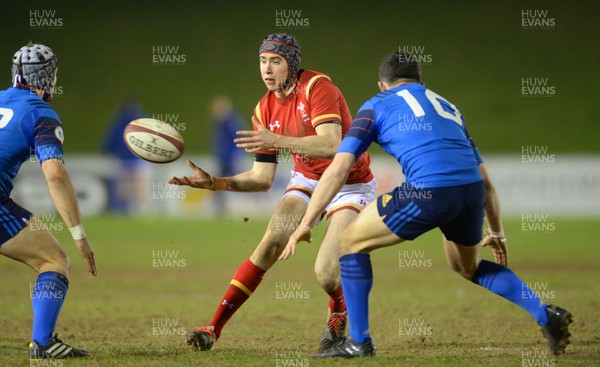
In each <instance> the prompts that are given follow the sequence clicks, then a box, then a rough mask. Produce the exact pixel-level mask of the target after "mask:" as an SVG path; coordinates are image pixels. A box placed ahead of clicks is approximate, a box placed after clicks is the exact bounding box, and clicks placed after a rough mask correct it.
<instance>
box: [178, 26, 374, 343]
mask: <svg viewBox="0 0 600 367" xmlns="http://www.w3.org/2000/svg"><path fill="white" fill-rule="evenodd" d="M259 63H260V73H261V76H262V79H263V82H264V83H265V85H266V87H267V89H268V90H267V93H266V94H265V95H264V97H263V98H262V99H261V100H260V102H259V103H258V105H257V106H256V108H255V110H254V115H253V116H252V121H253V125H254V130H253V131H240V132H238V134H239V135H240V136H241V137H240V138H237V139H235V142H236V143H237V146H238V147H239V148H244V149H245V150H246V151H247V152H249V153H254V154H255V162H254V165H253V167H252V169H250V170H249V171H246V172H243V173H240V174H238V175H235V176H232V177H212V176H211V175H209V174H208V173H206V172H205V171H203V170H202V169H201V168H199V167H197V166H195V165H194V164H193V163H192V162H188V165H189V166H190V167H191V168H192V169H193V170H194V174H193V175H191V176H185V177H181V178H177V177H174V178H172V179H171V180H170V181H169V182H170V183H171V184H176V185H188V186H191V187H196V188H201V189H208V190H213V191H216V190H228V191H238V192H257V191H267V190H269V188H270V187H271V184H272V183H273V179H274V178H275V171H276V169H277V155H278V153H279V154H281V153H289V154H290V155H291V156H292V157H293V159H294V163H295V165H294V170H293V171H292V173H291V178H290V182H289V184H288V187H287V189H286V191H285V194H284V195H283V198H282V200H281V202H280V203H279V205H278V206H277V208H276V209H275V212H274V214H273V216H272V217H271V220H270V222H269V225H268V228H267V231H266V233H265V234H264V236H263V238H262V240H261V241H260V243H259V245H258V246H257V247H256V249H255V250H254V252H253V253H252V255H251V256H250V257H249V258H248V259H246V260H245V261H244V262H243V263H242V264H241V265H240V266H239V267H238V269H237V271H236V273H235V275H234V276H233V279H232V280H231V282H230V284H229V286H228V288H227V290H226V292H225V295H224V296H223V298H222V300H221V301H220V302H219V305H218V307H217V310H216V312H215V314H214V316H213V319H212V321H211V322H210V323H209V324H208V325H207V326H200V327H197V328H195V329H194V330H193V331H192V332H190V333H189V334H188V335H187V343H188V344H189V345H191V346H192V347H193V348H194V349H196V350H209V349H210V348H211V347H212V346H213V344H214V342H215V341H216V340H217V339H218V338H219V337H220V335H221V330H222V329H223V327H224V326H225V324H226V323H227V321H228V320H229V319H230V318H231V316H233V314H234V313H235V312H236V311H237V310H238V309H239V308H240V307H241V306H242V304H243V303H244V302H245V301H246V300H247V299H248V298H249V297H250V296H251V295H252V293H253V292H254V291H255V290H256V288H257V287H258V285H259V284H260V282H261V280H262V278H263V275H264V274H265V272H266V271H267V270H269V268H271V266H273V264H275V262H276V261H277V259H278V257H279V255H280V254H281V252H282V251H283V249H284V247H285V245H286V244H287V241H288V239H289V237H290V235H291V234H292V233H293V232H294V230H295V228H296V226H297V225H298V222H299V221H300V219H301V218H302V216H303V215H304V213H305V211H306V208H307V206H308V202H309V200H310V197H311V194H312V192H313V190H314V188H315V187H316V185H317V182H318V180H319V178H320V177H321V174H322V173H323V172H324V171H325V169H326V168H327V166H328V165H329V164H330V163H331V158H332V157H333V156H334V154H335V153H336V150H337V148H338V146H339V144H340V142H341V140H342V138H343V136H344V135H345V134H346V132H347V131H348V129H349V128H350V125H351V123H352V116H351V114H350V111H349V109H348V106H347V104H346V100H345V99H344V96H343V95H342V93H341V92H340V91H339V89H338V88H337V87H336V86H335V85H334V84H333V82H332V81H331V79H330V78H329V77H328V76H327V75H325V74H322V73H319V72H316V71H311V70H303V69H300V46H299V44H298V42H297V41H296V40H295V39H294V37H292V36H290V35H288V34H285V33H275V34H271V35H269V36H267V37H266V38H265V39H264V40H263V43H262V45H261V46H260V50H259ZM369 164H370V157H369V155H368V153H365V154H363V155H361V156H360V157H359V158H358V159H357V162H356V165H355V166H354V168H353V169H352V171H351V172H350V174H349V176H348V179H347V180H346V183H345V185H344V187H343V188H342V190H341V191H340V193H339V194H338V195H337V196H336V197H335V198H334V199H333V200H332V201H331V203H330V204H329V205H328V207H327V208H326V214H325V218H327V232H326V234H325V237H324V239H323V241H322V243H321V246H320V249H319V252H318V255H317V259H316V262H315V273H316V275H317V280H318V282H319V284H320V286H321V287H322V288H323V289H324V290H325V292H327V294H328V295H329V296H330V300H329V318H328V321H327V325H326V327H325V329H324V331H323V333H322V336H321V342H320V349H321V350H326V349H328V348H329V347H331V345H333V344H335V343H336V342H337V341H338V340H340V339H341V338H342V337H343V335H344V330H345V327H346V320H347V316H346V315H347V314H346V305H345V302H344V297H343V292H342V288H341V282H340V270H339V264H338V261H337V259H338V258H339V256H340V254H339V249H338V239H339V236H340V235H341V232H342V231H343V230H344V228H346V227H347V226H348V225H349V223H350V222H351V221H352V220H353V219H354V218H355V217H356V216H357V214H358V213H359V212H360V211H361V210H362V209H363V208H364V207H365V206H366V205H368V204H369V203H370V202H371V201H373V200H374V197H375V189H376V187H377V183H376V181H375V180H374V178H373V174H372V173H371V170H370V168H369ZM286 222H287V223H286Z"/></svg>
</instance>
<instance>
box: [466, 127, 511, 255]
mask: <svg viewBox="0 0 600 367" xmlns="http://www.w3.org/2000/svg"><path fill="white" fill-rule="evenodd" d="M465 133H466V134H467V139H468V140H469V143H470V144H471V148H472V149H473V154H474V155H475V159H476V160H477V163H478V165H479V172H481V177H482V178H483V184H484V187H485V220H486V222H487V225H488V228H487V236H486V237H485V238H484V239H483V242H482V244H483V246H490V247H491V248H492V252H493V253H494V260H495V261H496V262H497V263H498V264H501V265H504V266H506V265H507V264H508V257H507V251H506V237H505V236H504V231H503V229H502V219H501V217H500V199H499V198H498V193H497V192H496V188H495V187H494V184H493V183H492V180H491V179H490V176H489V175H488V172H487V169H486V168H485V164H484V163H483V159H482V158H481V154H479V149H478V148H477V146H476V145H475V142H474V141H473V138H471V136H470V135H469V132H467V131H466V130H465Z"/></svg>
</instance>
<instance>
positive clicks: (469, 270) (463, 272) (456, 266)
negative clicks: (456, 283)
mask: <svg viewBox="0 0 600 367" xmlns="http://www.w3.org/2000/svg"><path fill="white" fill-rule="evenodd" d="M448 265H450V268H451V269H452V270H453V271H454V272H456V273H457V274H458V275H460V276H461V277H463V278H465V279H467V280H471V279H472V278H473V275H474V274H475V270H477V267H476V266H469V265H468V264H461V263H458V262H454V261H451V262H448Z"/></svg>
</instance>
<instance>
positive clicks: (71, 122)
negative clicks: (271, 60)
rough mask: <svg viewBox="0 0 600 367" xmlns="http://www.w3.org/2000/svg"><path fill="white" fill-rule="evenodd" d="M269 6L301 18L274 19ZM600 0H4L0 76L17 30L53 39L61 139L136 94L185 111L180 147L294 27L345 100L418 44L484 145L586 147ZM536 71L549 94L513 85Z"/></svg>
mask: <svg viewBox="0 0 600 367" xmlns="http://www.w3.org/2000/svg"><path fill="white" fill-rule="evenodd" d="M535 9H537V10H543V11H547V12H548V13H547V17H548V18H554V20H555V26H554V28H553V29H523V28H522V27H521V19H522V11H523V10H535ZM35 10H38V11H39V10H50V11H54V12H55V13H54V14H55V15H54V17H55V18H60V19H62V26H60V27H57V28H56V29H49V28H42V29H34V28H32V27H31V25H30V21H31V15H30V11H35ZM278 10H295V11H301V16H300V18H307V19H308V26H305V27H300V28H294V27H291V28H290V27H288V28H278V27H277V26H276V21H277V16H276V11H278ZM599 13H600V3H599V2H597V1H595V2H593V1H589V2H565V1H562V2H558V1H554V2H547V1H545V2H529V1H513V2H499V1H498V2H491V1H461V2H451V1H423V2H416V1H411V2H403V1H354V2H352V1H343V2H342V1H334V2H320V1H319V2H310V1H302V2H281V1H278V2H274V1H271V2H260V3H256V2H249V1H248V2H246V1H224V2H221V3H217V2H212V1H211V2H203V1H189V2H188V1H170V2H166V1H162V2H148V1H127V2H99V1H94V2H91V1H90V2H87V1H78V2H76V1H52V2H47V1H46V2H17V1H11V2H4V3H3V4H2V11H1V12H0V17H1V18H0V20H1V23H0V24H2V31H1V32H0V70H4V71H2V72H0V81H2V85H3V86H6V87H8V86H9V85H10V69H11V57H12V55H13V53H14V52H15V51H16V50H17V49H19V48H20V47H21V46H22V45H24V44H25V43H27V42H28V41H29V40H32V41H34V42H38V43H44V44H46V45H49V46H50V47H52V48H53V49H54V51H55V52H56V54H57V55H58V58H59V74H58V76H59V81H58V85H59V86H60V87H62V94H61V95H59V96H57V97H56V99H55V101H54V102H53V104H52V105H53V107H54V108H55V109H56V111H57V112H58V113H59V115H60V116H61V119H62V121H63V125H64V127H65V132H66V134H65V135H66V141H65V147H66V153H67V154H69V153H73V152H82V153H93V152H98V151H99V149H100V146H101V141H102V136H103V134H104V132H105V131H106V129H107V124H108V121H109V119H110V118H111V116H112V115H113V114H114V113H115V112H116V110H117V108H118V107H119V105H120V104H121V102H122V101H123V99H124V98H125V97H126V96H134V97H135V98H137V99H139V101H140V102H141V103H142V104H143V106H144V109H145V111H146V112H147V113H148V115H149V116H151V115H158V114H163V115H164V114H170V115H175V116H177V122H178V123H185V126H186V128H185V131H184V134H183V135H184V138H185V140H186V144H187V146H186V150H187V152H191V153H194V152H196V153H207V152H209V151H210V128H211V126H210V123H209V115H208V108H207V106H208V101H209V100H210V98H211V97H212V96H214V95H215V94H217V93H223V94H228V95H230V96H231V97H232V98H233V100H234V101H235V103H236V104H237V106H238V107H239V108H240V109H241V111H242V112H243V114H244V116H246V117H248V116H250V114H251V112H252V109H253V108H254V106H255V105H256V103H257V101H258V100H259V99H260V97H261V96H262V95H263V94H264V92H265V87H264V84H263V83H262V81H261V79H260V75H259V71H258V62H257V61H258V59H257V53H258V47H259V45H260V43H261V40H262V38H263V37H264V36H265V35H266V34H268V33H272V32H276V31H280V32H287V33H290V34H293V35H294V36H295V37H296V38H297V39H298V40H299V42H300V44H301V46H302V66H303V67H304V68H307V69H315V70H318V71H321V72H324V73H327V74H329V75H330V76H331V77H332V79H333V80H334V82H335V83H336V84H337V85H338V87H339V88H340V89H341V90H342V92H343V93H344V94H345V96H346V99H347V101H348V104H349V107H350V110H351V111H352V113H353V114H354V113H355V112H356V110H357V109H358V108H359V107H360V105H361V104H362V103H363V102H364V101H365V100H366V99H368V98H370V97H371V96H372V95H373V94H375V93H376V92H377V91H378V90H377V86H376V82H377V67H378V64H379V62H380V61H381V59H382V58H383V56H384V55H385V54H387V53H389V52H391V51H394V50H397V49H398V47H399V46H408V47H411V46H414V47H425V49H424V54H425V55H429V56H428V57H430V58H431V63H430V64H429V65H425V66H424V67H423V74H424V80H425V83H426V84H427V86H428V87H429V88H431V89H433V90H434V91H436V92H437V93H439V94H440V95H442V96H444V97H445V98H447V99H448V100H450V101H451V102H453V103H454V104H456V105H457V106H458V107H459V108H460V110H461V112H462V114H463V115H464V116H465V118H466V121H467V126H468V128H469V131H470V133H471V135H473V137H474V138H475V140H476V142H477V143H478V145H479V146H480V148H481V149H482V151H483V152H484V153H485V152H498V153H510V154H521V149H522V147H524V146H547V147H548V150H549V152H550V153H553V154H554V153H598V152H600V144H598V136H600V126H599V125H600V109H599V107H598V84H599V82H600V73H599V72H598V65H599V64H600V53H599V51H598V43H599V41H600V37H599V35H600V32H599V27H598V14H599ZM156 46H171V47H178V50H179V55H185V59H186V61H185V63H183V64H182V65H155V64H154V63H153V59H152V58H153V47H156ZM527 77H531V78H535V77H537V78H548V85H549V86H553V87H554V89H555V94H554V95H553V96H538V97H524V96H523V95H522V94H521V78H527Z"/></svg>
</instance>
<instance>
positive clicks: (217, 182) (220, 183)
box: [208, 177, 229, 191]
mask: <svg viewBox="0 0 600 367" xmlns="http://www.w3.org/2000/svg"><path fill="white" fill-rule="evenodd" d="M210 180H211V182H212V183H211V185H210V187H209V188H208V189H209V190H211V191H220V190H227V189H228V188H229V182H228V181H227V178H224V177H211V178H210Z"/></svg>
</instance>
